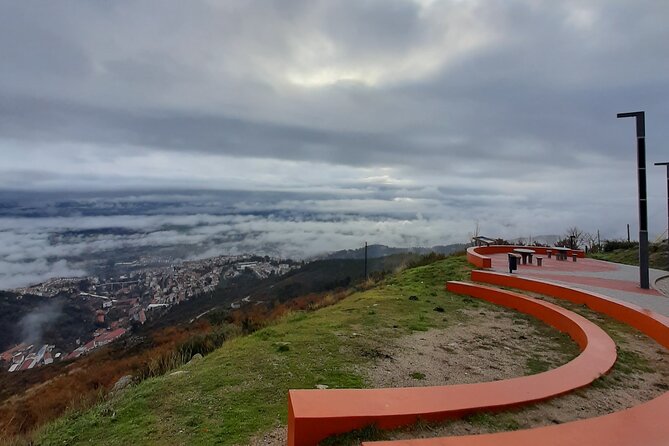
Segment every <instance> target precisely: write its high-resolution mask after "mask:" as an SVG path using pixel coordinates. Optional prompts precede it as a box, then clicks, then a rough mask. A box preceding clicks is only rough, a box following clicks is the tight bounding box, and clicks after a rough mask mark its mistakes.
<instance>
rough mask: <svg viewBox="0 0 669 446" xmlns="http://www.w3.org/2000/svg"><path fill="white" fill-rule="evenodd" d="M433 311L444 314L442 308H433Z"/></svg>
mask: <svg viewBox="0 0 669 446" xmlns="http://www.w3.org/2000/svg"><path fill="white" fill-rule="evenodd" d="M433 310H434V311H436V312H437V313H443V312H444V309H443V308H442V307H434V308H433Z"/></svg>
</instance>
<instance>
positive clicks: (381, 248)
mask: <svg viewBox="0 0 669 446" xmlns="http://www.w3.org/2000/svg"><path fill="white" fill-rule="evenodd" d="M468 246H470V245H468V244H465V243H456V244H453V245H437V246H432V247H431V248H425V247H413V248H394V247H391V246H386V245H369V246H367V257H368V258H370V259H377V258H380V257H386V256H390V255H394V254H406V253H410V254H418V255H424V254H429V253H431V252H435V253H437V254H451V253H454V252H457V251H462V250H464V249H465V248H467V247H468ZM364 258H365V248H364V247H360V248H357V249H344V250H341V251H335V252H331V253H329V254H325V255H322V256H317V257H316V258H315V259H316V260H324V259H364Z"/></svg>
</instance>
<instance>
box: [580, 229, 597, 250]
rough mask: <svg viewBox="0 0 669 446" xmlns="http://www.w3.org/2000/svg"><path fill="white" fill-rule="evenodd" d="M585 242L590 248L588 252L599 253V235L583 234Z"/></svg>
mask: <svg viewBox="0 0 669 446" xmlns="http://www.w3.org/2000/svg"><path fill="white" fill-rule="evenodd" d="M583 241H584V242H585V244H586V246H587V247H588V250H589V251H590V252H597V250H598V246H597V234H595V233H592V232H584V233H583Z"/></svg>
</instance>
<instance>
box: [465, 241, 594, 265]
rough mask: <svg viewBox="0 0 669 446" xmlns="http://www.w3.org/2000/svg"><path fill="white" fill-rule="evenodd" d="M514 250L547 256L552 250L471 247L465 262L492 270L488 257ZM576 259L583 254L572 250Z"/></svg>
mask: <svg viewBox="0 0 669 446" xmlns="http://www.w3.org/2000/svg"><path fill="white" fill-rule="evenodd" d="M516 248H525V249H533V250H534V251H535V253H536V254H538V255H547V252H546V251H547V250H549V249H553V248H551V247H550V246H514V245H491V246H473V247H471V248H467V261H468V262H469V263H471V264H472V265H474V266H477V267H479V268H492V259H491V258H490V257H488V256H489V255H491V254H505V253H508V252H513V250H514V249H516ZM571 252H573V253H575V254H576V256H577V257H581V258H583V257H585V252H583V251H581V250H580V249H572V250H571Z"/></svg>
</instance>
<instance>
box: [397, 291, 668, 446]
mask: <svg viewBox="0 0 669 446" xmlns="http://www.w3.org/2000/svg"><path fill="white" fill-rule="evenodd" d="M563 305H564V302H563ZM565 306H567V305H565ZM579 312H581V313H583V314H584V315H585V316H588V317H589V318H590V319H592V320H593V321H594V322H595V323H597V324H598V325H602V326H603V328H605V329H606V330H607V331H609V333H610V334H611V336H612V337H613V338H614V339H615V341H616V345H617V346H618V361H617V362H616V365H615V366H614V368H613V370H612V371H611V372H610V373H609V374H608V375H606V376H605V377H603V378H600V379H599V380H597V381H596V382H595V383H593V385H591V386H588V387H586V388H584V389H580V390H577V391H574V392H572V393H570V394H568V395H565V396H562V397H558V398H554V399H552V400H550V401H547V402H543V403H539V404H536V405H533V406H528V407H526V408H523V409H519V410H515V411H507V412H502V413H499V414H485V413H483V414H475V415H472V416H470V417H466V418H464V419H461V420H453V421H450V422H446V423H443V424H437V425H426V424H422V425H419V426H416V427H414V428H412V429H408V430H402V431H395V432H391V433H388V435H387V437H388V438H390V439H408V438H423V437H441V436H450V435H469V434H482V433H490V432H499V431H506V430H515V429H528V428H532V427H539V426H546V425H551V424H559V423H565V422H568V421H575V420H580V419H586V418H592V417H596V416H601V415H606V414H609V413H612V412H617V411H620V410H624V409H627V408H629V407H632V406H636V405H638V404H641V403H643V402H646V401H649V400H651V399H653V398H656V397H658V396H659V395H661V394H662V393H664V392H666V391H667V390H669V354H667V352H666V350H664V349H663V348H662V347H661V346H660V345H658V344H657V343H655V342H654V341H653V340H651V339H650V338H648V337H647V336H645V335H643V334H641V333H640V332H638V331H636V330H633V329H630V328H629V327H622V326H616V328H614V329H612V327H611V325H612V324H616V323H612V322H611V320H610V319H609V318H606V317H601V316H599V315H596V314H595V313H592V312H589V311H587V310H582V311H579ZM385 436H386V435H385V434H384V437H385Z"/></svg>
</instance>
